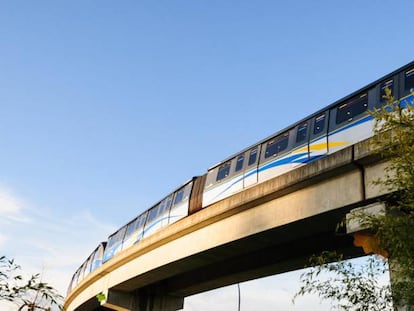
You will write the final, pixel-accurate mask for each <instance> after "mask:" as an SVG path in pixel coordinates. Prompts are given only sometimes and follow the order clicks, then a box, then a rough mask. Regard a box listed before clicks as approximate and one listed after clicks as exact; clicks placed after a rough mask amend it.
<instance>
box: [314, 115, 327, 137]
mask: <svg viewBox="0 0 414 311" xmlns="http://www.w3.org/2000/svg"><path fill="white" fill-rule="evenodd" d="M325 120H326V114H325V113H324V114H321V115H320V116H317V117H316V118H315V123H314V126H313V134H314V135H318V134H319V133H322V132H323V130H324V128H325Z"/></svg>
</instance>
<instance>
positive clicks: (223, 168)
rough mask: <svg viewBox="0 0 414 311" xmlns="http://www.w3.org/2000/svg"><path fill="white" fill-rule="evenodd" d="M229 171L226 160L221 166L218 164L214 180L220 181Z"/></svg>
mask: <svg viewBox="0 0 414 311" xmlns="http://www.w3.org/2000/svg"><path fill="white" fill-rule="evenodd" d="M229 173H230V162H227V163H225V164H223V165H222V166H220V168H219V170H218V173H217V178H216V181H220V180H222V179H223V178H226V177H227V176H229Z"/></svg>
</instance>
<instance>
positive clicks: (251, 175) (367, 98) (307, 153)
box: [68, 61, 414, 294]
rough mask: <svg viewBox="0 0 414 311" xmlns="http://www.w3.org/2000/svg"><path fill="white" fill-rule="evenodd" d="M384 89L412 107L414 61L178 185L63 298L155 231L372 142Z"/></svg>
mask: <svg viewBox="0 0 414 311" xmlns="http://www.w3.org/2000/svg"><path fill="white" fill-rule="evenodd" d="M386 89H389V90H390V91H391V94H392V95H393V97H394V98H395V99H396V101H398V102H399V103H400V104H401V105H402V106H405V105H407V104H410V103H413V99H414V61H413V62H411V63H409V64H407V65H405V66H403V67H401V68H399V69H398V70H395V71H394V72H392V73H390V74H388V75H386V76H384V77H382V78H380V79H378V80H376V81H375V82H372V83H371V84H369V85H367V86H365V87H363V88H361V89H359V90H357V91H355V92H353V93H352V94H350V95H348V96H346V97H344V98H342V99H340V100H338V101H336V102H334V103H332V104H330V105H328V106H326V107H325V108H323V109H321V110H319V111H317V112H315V113H313V114H311V115H309V116H307V117H306V118H304V119H302V120H300V121H298V122H296V123H294V124H292V125H291V126H289V127H286V128H284V129H282V130H280V131H278V132H276V133H274V134H273V135H271V136H269V137H267V138H265V139H263V140H261V141H259V142H257V143H255V144H253V145H251V146H250V147H248V148H245V149H243V150H241V151H240V152H238V153H236V154H234V155H232V156H230V157H228V158H226V159H224V160H223V161H221V162H219V163H217V164H215V165H213V166H211V167H210V168H208V169H207V171H206V173H205V174H203V175H201V176H196V177H193V178H191V179H190V180H188V181H187V182H185V183H183V184H182V185H181V186H179V187H178V188H177V189H175V190H174V191H172V192H171V193H169V194H168V195H167V196H165V197H164V198H163V199H161V200H160V201H159V202H157V203H156V204H154V205H153V206H152V207H150V208H149V209H147V210H146V211H144V212H143V213H141V214H139V215H138V216H136V217H135V218H133V219H132V220H131V221H130V222H129V223H127V224H126V225H124V226H122V227H121V228H119V229H118V230H117V231H116V232H114V233H113V234H111V235H110V236H109V237H108V239H107V240H106V241H105V242H101V243H100V244H99V245H98V246H97V247H96V249H95V250H94V251H93V252H92V253H91V254H90V256H89V257H88V258H87V259H86V260H85V261H84V262H83V264H82V265H81V266H80V267H79V268H78V269H77V270H76V272H75V273H74V275H73V277H72V279H71V282H70V285H69V288H68V294H69V293H70V292H72V291H73V290H74V288H75V287H76V286H77V285H78V284H79V283H80V282H81V281H82V280H83V279H84V278H85V277H86V276H87V275H88V274H90V273H91V272H93V271H94V270H96V269H97V268H98V267H100V266H101V265H103V264H105V263H106V262H108V261H110V260H111V259H112V258H114V257H115V256H116V255H117V254H118V253H120V252H122V251H124V250H126V249H128V248H129V247H131V246H132V245H134V244H136V243H139V242H140V241H141V240H143V239H145V238H147V237H148V236H151V235H152V234H154V233H155V232H157V231H158V230H160V229H162V228H164V227H166V226H169V225H171V224H173V223H175V222H177V221H179V220H180V219H183V218H184V217H188V216H189V215H192V214H194V213H197V212H198V211H200V210H202V209H204V208H208V207H209V206H210V205H212V204H214V203H216V202H218V201H220V200H223V199H225V198H228V197H229V196H231V195H234V194H235V193H237V192H240V191H243V190H244V189H246V188H249V187H253V186H254V185H257V184H259V183H263V182H265V181H267V180H269V179H271V178H274V177H276V176H280V175H282V174H284V173H286V172H289V171H291V170H294V169H295V168H297V167H300V166H303V165H306V164H308V163H311V162H313V161H316V160H318V159H320V158H322V157H326V156H327V155H329V154H332V153H334V152H336V151H339V150H341V149H343V148H346V147H348V146H350V145H353V144H355V143H357V142H360V141H362V140H365V139H367V138H369V137H371V136H372V135H373V129H374V119H373V117H372V114H370V113H369V111H372V110H375V109H378V108H380V107H382V106H384V105H385V103H386V100H385V92H386Z"/></svg>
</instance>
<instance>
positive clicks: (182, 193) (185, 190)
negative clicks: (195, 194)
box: [173, 182, 193, 205]
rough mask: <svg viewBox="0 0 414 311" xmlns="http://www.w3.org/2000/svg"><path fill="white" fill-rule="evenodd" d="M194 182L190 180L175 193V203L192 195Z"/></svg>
mask: <svg viewBox="0 0 414 311" xmlns="http://www.w3.org/2000/svg"><path fill="white" fill-rule="evenodd" d="M192 185H193V183H192V182H190V183H188V184H187V185H185V186H184V187H182V188H181V189H180V190H178V191H177V192H176V193H175V197H174V202H173V205H176V204H178V203H180V202H181V201H184V200H187V199H188V198H189V196H190V193H191V189H192Z"/></svg>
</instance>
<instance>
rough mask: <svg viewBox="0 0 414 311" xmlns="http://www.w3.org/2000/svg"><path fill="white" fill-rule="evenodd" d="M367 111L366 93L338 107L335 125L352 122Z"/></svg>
mask: <svg viewBox="0 0 414 311" xmlns="http://www.w3.org/2000/svg"><path fill="white" fill-rule="evenodd" d="M367 109H368V96H367V94H366V93H364V94H362V95H361V96H359V97H357V98H355V99H353V100H351V101H349V102H347V103H345V104H342V105H340V106H339V107H338V108H337V110H336V124H340V123H342V122H345V121H352V120H353V118H354V117H356V116H358V115H360V114H362V113H363V112H365V111H367Z"/></svg>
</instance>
